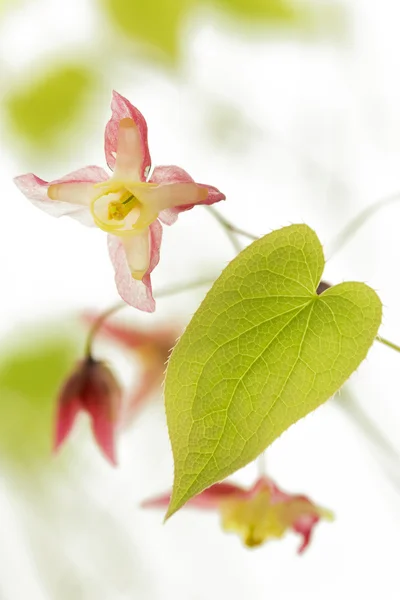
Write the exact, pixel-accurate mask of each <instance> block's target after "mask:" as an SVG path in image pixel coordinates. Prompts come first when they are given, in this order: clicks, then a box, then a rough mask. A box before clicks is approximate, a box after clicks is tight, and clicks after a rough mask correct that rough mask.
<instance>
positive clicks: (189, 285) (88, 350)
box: [85, 275, 218, 358]
mask: <svg viewBox="0 0 400 600" xmlns="http://www.w3.org/2000/svg"><path fill="white" fill-rule="evenodd" d="M217 277H218V275H216V276H215V277H213V278H211V277H204V278H202V279H195V280H193V281H189V282H186V283H180V284H175V285H171V286H168V287H165V288H161V289H160V290H159V291H158V292H155V293H154V296H155V297H156V298H165V297H167V296H172V295H173V294H178V293H179V292H186V291H189V290H192V289H195V288H198V287H202V286H205V285H211V284H213V283H214V281H215V280H216V279H217ZM128 306H129V304H126V303H125V302H122V301H121V302H118V303H117V304H114V305H113V306H111V307H110V308H108V309H107V310H105V311H104V312H102V313H101V314H100V315H99V316H98V318H97V319H96V320H95V322H94V323H93V325H92V327H91V328H90V329H89V333H88V336H87V338H86V344H85V356H86V358H92V347H93V340H94V338H95V337H96V335H97V333H98V331H99V330H100V329H101V327H102V325H103V323H104V322H105V321H106V320H107V319H108V318H109V317H111V315H113V314H114V313H116V312H118V311H119V310H121V309H122V308H125V307H128Z"/></svg>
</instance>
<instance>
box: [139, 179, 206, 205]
mask: <svg viewBox="0 0 400 600" xmlns="http://www.w3.org/2000/svg"><path fill="white" fill-rule="evenodd" d="M128 189H129V191H131V192H132V194H134V195H135V196H136V198H138V200H140V202H142V203H143V204H147V205H148V206H149V207H151V209H153V210H154V211H157V212H161V211H162V210H165V209H166V208H173V207H175V206H185V205H186V204H188V205H190V204H197V203H198V202H201V201H202V200H204V199H205V198H206V197H207V193H208V192H207V190H206V189H205V188H203V187H200V186H199V185H197V184H195V183H191V182H188V183H167V184H164V185H156V186H155V185H152V184H148V185H141V186H135V185H129V187H128Z"/></svg>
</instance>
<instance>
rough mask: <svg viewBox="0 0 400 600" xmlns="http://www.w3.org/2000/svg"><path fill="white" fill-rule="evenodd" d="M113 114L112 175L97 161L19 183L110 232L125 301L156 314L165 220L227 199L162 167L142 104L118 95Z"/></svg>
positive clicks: (50, 206) (45, 206)
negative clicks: (154, 160) (156, 162)
mask: <svg viewBox="0 0 400 600" xmlns="http://www.w3.org/2000/svg"><path fill="white" fill-rule="evenodd" d="M111 110H112V116H111V119H110V120H109V122H108V123H107V126H106V130H105V154H106V160H107V164H108V166H109V167H110V169H111V170H113V171H114V172H113V174H112V175H111V177H110V176H109V175H108V174H107V173H106V172H105V171H104V170H103V169H101V168H100V167H95V166H89V167H85V168H83V169H80V170H78V171H75V172H73V173H70V174H68V175H66V176H65V177H62V178H61V179H57V180H55V181H50V182H48V181H44V180H43V179H40V178H39V177H36V175H33V173H28V174H26V175H20V176H19V177H16V178H15V180H14V181H15V183H16V184H17V186H18V187H19V189H20V190H21V191H22V193H23V194H25V196H26V197H27V198H29V200H31V201H32V202H33V204H35V206H37V207H38V208H40V209H42V210H44V211H46V212H48V213H50V214H51V215H53V216H57V217H59V216H62V215H69V216H70V217H73V218H74V219H77V220H79V221H81V222H82V223H84V224H85V225H97V226H98V227H100V229H103V230H104V231H106V232H108V234H109V238H108V245H109V252H110V257H111V260H112V263H113V265H114V270H115V281H116V285H117V289H118V292H119V293H120V295H121V297H122V299H123V300H125V302H127V303H128V304H130V305H132V306H135V307H136V308H139V309H140V310H144V311H146V312H153V311H154V310H155V302H154V298H153V294H152V287H151V280H150V275H151V272H152V271H153V269H154V268H155V267H156V266H157V264H158V261H159V258H160V245H161V237H162V225H161V222H163V223H165V224H166V225H172V223H174V222H175V221H176V219H177V217H178V214H179V213H180V212H182V211H185V210H189V209H191V208H193V206H195V205H196V204H213V203H214V202H218V201H220V200H224V199H225V196H224V195H223V194H222V193H221V192H220V191H219V190H217V188H215V187H212V186H209V185H205V184H198V183H195V182H194V181H193V179H192V178H191V177H190V175H189V174H188V173H186V171H184V170H183V169H181V168H180V167H176V166H163V167H155V169H154V171H153V173H152V174H151V177H150V178H149V174H150V168H151V160H150V153H149V148H148V144H147V124H146V121H145V119H144V117H143V115H142V114H141V113H140V112H139V111H138V109H137V108H135V107H134V106H132V104H131V103H130V102H129V101H128V100H126V98H124V97H123V96H120V95H119V94H118V93H117V92H113V99H112V104H111Z"/></svg>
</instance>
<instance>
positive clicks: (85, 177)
mask: <svg viewBox="0 0 400 600" xmlns="http://www.w3.org/2000/svg"><path fill="white" fill-rule="evenodd" d="M107 179H108V175H107V173H106V172H105V171H104V169H101V168H100V167H96V166H89V167H85V168H83V169H79V170H78V171H74V172H73V173H69V174H68V175H65V177H62V178H61V179H56V180H54V181H45V180H44V179H40V177H37V176H36V175H34V174H33V173H27V174H26V175H19V176H18V177H15V178H14V182H15V184H16V185H17V187H18V188H19V189H20V190H21V192H22V193H23V194H24V195H25V196H26V197H27V198H28V199H29V200H30V201H31V202H32V204H34V205H35V206H36V207H37V208H40V209H41V210H43V211H44V212H47V213H48V214H50V215H52V216H53V217H62V216H64V215H69V216H70V217H73V218H74V219H77V220H78V221H80V222H81V223H83V224H84V225H93V219H92V216H91V214H90V211H89V208H88V207H86V206H83V205H82V203H80V204H79V203H73V202H65V201H61V200H51V199H50V198H49V196H48V195H47V190H48V188H49V186H50V185H59V184H65V185H68V184H71V186H74V189H75V190H76V186H77V185H80V184H82V187H83V188H84V189H87V185H86V184H94V183H99V182H101V181H106V180H107Z"/></svg>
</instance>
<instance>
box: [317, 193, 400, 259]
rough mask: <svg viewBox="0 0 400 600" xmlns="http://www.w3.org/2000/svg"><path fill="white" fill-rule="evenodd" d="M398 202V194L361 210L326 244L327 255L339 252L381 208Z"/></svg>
mask: <svg viewBox="0 0 400 600" xmlns="http://www.w3.org/2000/svg"><path fill="white" fill-rule="evenodd" d="M399 200H400V192H397V193H396V194H392V195H391V196H387V197H386V198H381V199H380V200H378V201H377V202H374V203H373V204H371V206H368V207H367V208H365V209H364V210H362V211H361V212H360V213H359V214H358V215H357V216H356V217H354V219H353V220H352V221H350V223H348V224H347V225H346V226H345V227H344V228H343V229H342V231H340V232H339V233H338V234H337V235H336V237H335V238H334V239H333V240H332V241H331V242H330V243H329V244H328V251H327V254H328V255H329V256H333V255H334V254H336V253H337V252H339V251H340V250H341V249H342V248H343V247H344V246H345V245H346V244H347V243H348V242H349V241H350V239H351V238H352V237H353V235H354V234H355V233H357V231H358V230H359V229H360V228H361V227H362V226H363V225H364V224H365V223H366V222H367V221H368V220H369V219H370V218H371V217H372V216H373V215H375V214H376V213H377V212H379V211H380V210H381V209H382V208H385V207H386V206H389V205H390V204H393V203H394V202H398V201H399Z"/></svg>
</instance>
